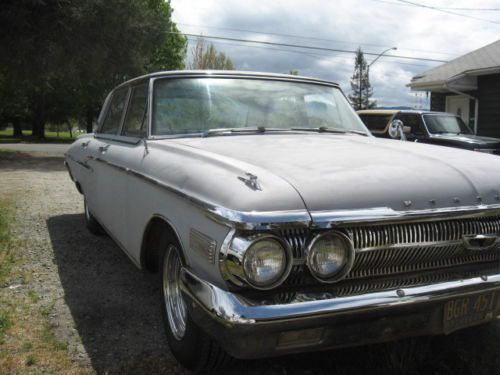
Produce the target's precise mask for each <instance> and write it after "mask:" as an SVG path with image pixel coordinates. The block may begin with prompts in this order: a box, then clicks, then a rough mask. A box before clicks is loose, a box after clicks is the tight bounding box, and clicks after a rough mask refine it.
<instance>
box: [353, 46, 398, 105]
mask: <svg viewBox="0 0 500 375" xmlns="http://www.w3.org/2000/svg"><path fill="white" fill-rule="evenodd" d="M397 49H398V47H391V48H387V49H386V50H385V51H382V52H381V53H379V54H378V55H377V57H375V58H374V59H373V61H372V62H371V63H369V64H368V66H367V67H366V75H367V76H368V77H370V66H372V65H373V64H374V63H375V61H377V60H378V59H380V58H381V57H382V56H384V55H385V54H386V53H387V52H389V51H395V50H397ZM358 83H359V105H360V107H361V70H360V72H359V81H358Z"/></svg>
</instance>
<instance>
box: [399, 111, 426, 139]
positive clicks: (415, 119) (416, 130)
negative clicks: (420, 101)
mask: <svg viewBox="0 0 500 375" xmlns="http://www.w3.org/2000/svg"><path fill="white" fill-rule="evenodd" d="M398 118H399V119H400V120H401V121H403V125H404V126H410V127H411V134H413V135H424V134H425V133H424V130H423V128H422V122H421V121H420V116H419V115H409V114H406V115H405V114H403V115H399V117H398Z"/></svg>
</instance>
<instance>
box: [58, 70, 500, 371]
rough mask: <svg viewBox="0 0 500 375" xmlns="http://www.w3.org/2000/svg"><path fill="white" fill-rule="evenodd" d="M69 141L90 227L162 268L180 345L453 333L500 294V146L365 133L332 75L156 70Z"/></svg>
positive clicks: (168, 318)
mask: <svg viewBox="0 0 500 375" xmlns="http://www.w3.org/2000/svg"><path fill="white" fill-rule="evenodd" d="M98 122H99V128H98V130H97V132H96V133H95V134H89V135H84V136H81V137H79V138H78V140H77V141H75V143H74V144H73V145H72V146H71V148H70V149H69V151H68V152H67V155H66V164H67V167H68V170H69V172H70V175H71V178H72V179H73V181H74V182H75V184H76V186H77V188H78V190H79V191H80V192H81V193H82V194H83V196H84V199H85V218H86V221H87V225H88V227H89V229H90V230H91V231H92V232H94V233H100V232H102V231H105V232H106V233H108V234H109V235H110V236H111V237H112V238H113V239H114V240H115V241H116V243H117V244H118V245H119V246H120V247H121V248H122V249H123V251H124V252H125V253H126V254H127V255H128V256H129V257H130V259H131V260H132V262H134V263H135V264H136V265H137V267H139V268H141V269H146V270H149V271H151V272H157V273H158V274H159V275H160V278H161V281H160V282H161V285H162V287H161V291H162V294H161V298H162V301H163V302H162V315H163V317H164V320H165V331H166V336H167V339H168V342H169V345H170V348H171V350H172V353H173V354H174V355H175V356H176V358H177V359H178V360H179V361H180V362H181V363H182V364H183V365H184V366H186V367H187V368H189V369H191V370H195V371H210V370H214V369H216V368H218V367H220V366H222V365H224V364H225V363H227V362H228V361H229V360H230V359H231V358H232V357H235V358H262V357H268V356H278V355H283V354H287V353H295V352H303V351H311V350H319V349H327V348H336V347H343V346H352V345H362V344H365V343H373V342H379V341H387V340H391V339H396V338H401V337H406V336H415V335H422V334H441V333H449V332H452V331H455V330H457V329H461V328H464V327H468V326H471V325H475V324H480V323H484V322H487V321H490V320H493V319H494V318H495V317H496V315H497V314H498V311H499V308H500V302H499V299H498V294H499V291H500V263H499V261H500V243H499V233H500V159H499V158H498V157H496V156H493V155H488V154H483V153H470V152H468V151H464V150H458V149H453V148H442V147H437V146H433V145H424V144H415V143H407V142H394V141H391V140H384V139H376V138H374V137H372V136H371V134H370V133H369V131H368V130H367V129H366V128H365V126H364V125H363V123H362V122H361V120H360V119H359V117H358V116H357V115H356V113H355V112H354V111H353V110H352V108H351V107H350V105H349V104H348V102H347V100H346V99H345V97H344V95H343V94H342V92H341V90H340V89H339V87H338V85H336V84H334V83H331V82H327V81H322V80H317V79H311V78H303V77H297V76H286V75H272V74H261V73H248V72H203V71H178V72H163V73H156V74H151V75H148V76H143V77H139V78H136V79H133V80H131V81H129V82H126V83H123V84H121V85H120V86H118V87H117V88H115V89H114V90H113V91H112V92H111V93H110V95H109V96H108V98H107V99H106V102H105V103H104V106H103V110H102V113H101V115H100V117H99V121H98Z"/></svg>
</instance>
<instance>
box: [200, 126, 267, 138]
mask: <svg viewBox="0 0 500 375" xmlns="http://www.w3.org/2000/svg"><path fill="white" fill-rule="evenodd" d="M265 132H266V128H265V127H263V126H259V127H256V128H218V129H208V130H207V131H204V132H202V133H201V136H202V137H211V136H213V135H225V134H241V133H265Z"/></svg>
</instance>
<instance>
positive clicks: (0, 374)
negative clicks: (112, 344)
mask: <svg viewBox="0 0 500 375" xmlns="http://www.w3.org/2000/svg"><path fill="white" fill-rule="evenodd" d="M14 207H15V197H12V196H10V197H9V196H2V197H0V375H7V374H9V375H10V374H42V373H48V374H74V375H76V374H91V373H92V371H90V370H82V369H79V368H78V367H76V366H75V365H74V364H73V363H72V361H71V359H70V356H69V353H68V347H67V344H66V343H63V342H60V341H58V340H57V339H56V337H55V335H54V333H53V330H52V327H51V326H50V322H49V315H50V313H51V310H50V308H48V307H47V306H43V304H41V303H40V302H41V298H40V297H39V296H38V295H37V294H36V293H35V292H34V291H33V290H32V288H30V283H31V280H32V276H31V274H30V273H28V272H26V271H24V270H23V269H24V268H25V263H26V262H27V260H26V259H25V258H24V257H23V256H22V255H21V254H20V251H19V249H21V248H22V246H23V240H22V239H19V238H17V237H16V236H14V235H13V234H12V231H11V226H12V225H13V220H14V213H15V212H14Z"/></svg>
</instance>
